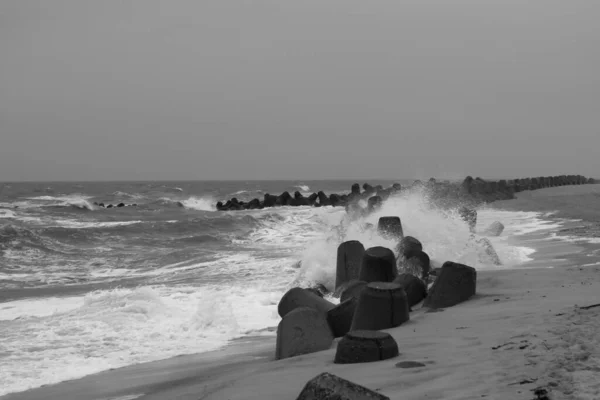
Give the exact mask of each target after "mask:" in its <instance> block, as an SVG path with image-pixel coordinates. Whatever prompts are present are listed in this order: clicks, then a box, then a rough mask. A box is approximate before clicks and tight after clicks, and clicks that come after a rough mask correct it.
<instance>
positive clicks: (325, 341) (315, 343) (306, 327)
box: [275, 307, 333, 360]
mask: <svg viewBox="0 0 600 400" xmlns="http://www.w3.org/2000/svg"><path fill="white" fill-rule="evenodd" d="M332 343H333V333H332V332H331V329H330V328H329V324H328V323H327V319H326V316H325V314H323V313H321V312H319V311H317V310H315V309H313V308H308V307H300V308H296V309H294V310H293V311H290V312H289V313H287V314H286V315H285V317H283V319H282V320H281V322H280V323H279V325H278V326H277V345H276V351H275V358H276V359H277V360H281V359H284V358H289V357H294V356H298V355H301V354H309V353H314V352H317V351H321V350H327V349H329V348H330V347H331V344H332Z"/></svg>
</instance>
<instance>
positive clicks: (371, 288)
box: [350, 282, 410, 331]
mask: <svg viewBox="0 0 600 400" xmlns="http://www.w3.org/2000/svg"><path fill="white" fill-rule="evenodd" d="M409 319H410V315H409V308H408V299H407V297H406V292H404V289H402V286H400V285H398V284H396V283H391V282H372V283H369V284H368V285H367V286H366V287H365V289H364V290H363V291H362V292H361V293H360V297H359V298H358V305H357V306H356V311H355V312H354V318H353V319H352V327H351V329H350V330H352V331H354V330H362V329H366V330H380V329H388V328H394V327H396V326H400V325H401V324H403V323H404V322H406V321H408V320H409Z"/></svg>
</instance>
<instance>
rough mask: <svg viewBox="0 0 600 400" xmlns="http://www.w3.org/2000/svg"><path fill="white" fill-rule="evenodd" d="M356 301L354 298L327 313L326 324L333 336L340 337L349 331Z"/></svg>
mask: <svg viewBox="0 0 600 400" xmlns="http://www.w3.org/2000/svg"><path fill="white" fill-rule="evenodd" d="M356 304H358V300H357V299H356V298H354V297H351V298H349V299H348V300H346V301H343V302H341V303H340V304H338V305H337V306H335V307H334V308H332V309H331V310H329V311H328V312H327V323H329V327H330V328H331V331H332V332H333V336H335V337H342V336H344V335H345V334H346V333H348V331H349V330H350V326H351V325H352V318H354V311H355V310H356Z"/></svg>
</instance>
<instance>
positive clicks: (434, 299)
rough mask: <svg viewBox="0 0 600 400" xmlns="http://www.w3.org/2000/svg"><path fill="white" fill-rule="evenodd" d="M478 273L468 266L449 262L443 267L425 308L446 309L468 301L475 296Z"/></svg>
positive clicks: (430, 291) (428, 296)
mask: <svg viewBox="0 0 600 400" xmlns="http://www.w3.org/2000/svg"><path fill="white" fill-rule="evenodd" d="M476 285H477V271H476V270H475V268H472V267H469V266H467V265H463V264H458V263H454V262H451V261H447V262H445V263H444V265H442V268H441V271H440V273H439V275H438V276H437V278H436V280H435V282H434V284H433V286H432V287H431V289H430V290H429V294H428V295H427V298H426V299H425V303H424V304H423V306H424V307H429V308H446V307H452V306H454V305H456V304H459V303H462V302H463V301H466V300H468V299H469V298H471V296H473V295H474V294H475V290H476Z"/></svg>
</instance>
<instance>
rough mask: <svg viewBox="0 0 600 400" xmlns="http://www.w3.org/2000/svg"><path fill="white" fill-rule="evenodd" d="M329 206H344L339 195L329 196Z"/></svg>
mask: <svg viewBox="0 0 600 400" xmlns="http://www.w3.org/2000/svg"><path fill="white" fill-rule="evenodd" d="M329 204H331V205H332V206H333V207H337V206H339V205H341V204H342V199H341V197H340V195H339V194H335V193H332V194H331V195H329Z"/></svg>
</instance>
